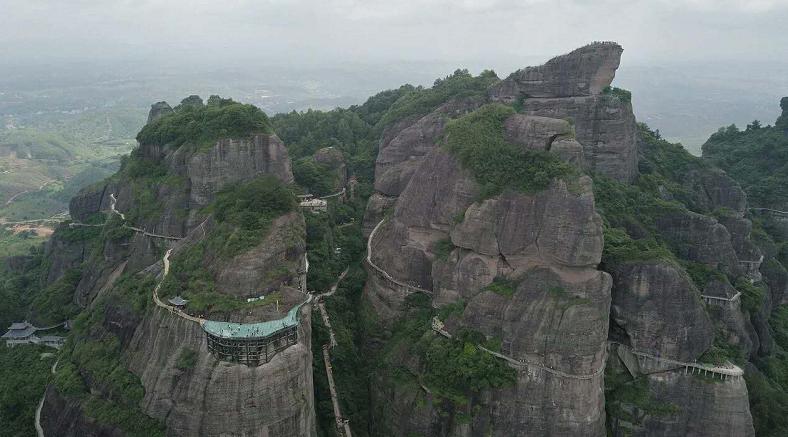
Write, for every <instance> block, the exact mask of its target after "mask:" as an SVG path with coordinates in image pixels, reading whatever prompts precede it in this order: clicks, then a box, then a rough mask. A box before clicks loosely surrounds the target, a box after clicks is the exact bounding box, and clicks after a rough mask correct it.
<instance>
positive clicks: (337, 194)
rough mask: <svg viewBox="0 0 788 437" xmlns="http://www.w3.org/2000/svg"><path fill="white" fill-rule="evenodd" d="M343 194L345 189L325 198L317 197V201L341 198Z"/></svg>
mask: <svg viewBox="0 0 788 437" xmlns="http://www.w3.org/2000/svg"><path fill="white" fill-rule="evenodd" d="M344 194H345V187H342V191H337V192H336V193H334V194H329V195H327V196H323V197H318V199H322V200H326V199H333V198H334V197H339V196H343V195H344Z"/></svg>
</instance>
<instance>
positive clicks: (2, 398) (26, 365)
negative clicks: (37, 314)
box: [0, 326, 55, 437]
mask: <svg viewBox="0 0 788 437" xmlns="http://www.w3.org/2000/svg"><path fill="white" fill-rule="evenodd" d="M4 327H5V326H4ZM54 363H55V355H54V354H53V350H52V349H50V348H47V347H43V346H30V347H12V348H9V347H6V345H5V342H3V343H2V344H0V423H2V425H3V427H2V429H1V430H0V434H1V435H4V436H15V437H23V436H30V437H33V436H35V435H36V433H35V429H34V428H33V423H34V418H35V411H36V405H37V404H38V401H39V400H40V399H41V397H42V396H43V395H44V390H45V389H46V385H47V383H48V382H49V379H50V370H49V369H50V367H52V364H54Z"/></svg>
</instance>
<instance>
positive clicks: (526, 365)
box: [432, 317, 605, 380]
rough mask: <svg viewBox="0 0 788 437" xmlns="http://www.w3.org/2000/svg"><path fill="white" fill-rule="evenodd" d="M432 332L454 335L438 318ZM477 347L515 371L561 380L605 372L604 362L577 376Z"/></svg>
mask: <svg viewBox="0 0 788 437" xmlns="http://www.w3.org/2000/svg"><path fill="white" fill-rule="evenodd" d="M432 330H433V331H435V332H437V333H438V334H440V335H442V336H444V337H446V338H452V335H451V334H450V333H449V332H448V331H446V330H445V329H444V326H443V323H442V322H441V321H440V320H438V318H437V317H433V319H432ZM476 347H478V348H479V349H481V350H483V351H485V352H487V353H488V354H490V355H492V356H494V357H497V358H500V359H502V360H504V361H506V362H507V363H508V364H509V366H510V367H513V368H515V369H519V370H522V369H537V370H541V371H544V372H546V373H549V374H551V375H555V376H558V377H561V378H569V379H580V380H585V379H594V378H597V377H599V376H600V375H601V374H602V373H604V371H605V362H604V361H603V362H602V365H601V366H600V367H599V369H597V370H596V371H594V372H593V373H589V374H576V373H567V372H563V371H561V370H558V369H553V368H552V367H549V366H545V365H543V364H539V363H534V362H532V361H526V360H518V359H516V358H513V357H510V356H508V355H504V354H502V353H500V352H495V351H493V350H490V349H487V348H486V347H484V346H482V345H480V344H477V345H476Z"/></svg>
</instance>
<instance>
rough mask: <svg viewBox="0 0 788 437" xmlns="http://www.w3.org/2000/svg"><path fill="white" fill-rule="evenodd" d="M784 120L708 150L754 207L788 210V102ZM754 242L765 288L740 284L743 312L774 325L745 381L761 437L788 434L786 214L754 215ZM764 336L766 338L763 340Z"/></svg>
mask: <svg viewBox="0 0 788 437" xmlns="http://www.w3.org/2000/svg"><path fill="white" fill-rule="evenodd" d="M780 106H781V108H782V110H783V114H782V115H781V116H780V118H778V119H777V121H776V123H775V125H774V126H763V125H761V123H760V122H758V121H757V120H756V121H753V122H752V123H750V124H749V125H747V127H746V128H745V129H744V130H740V129H739V128H737V127H736V126H735V125H731V126H728V127H723V128H720V129H719V130H718V131H717V132H716V133H714V134H713V135H711V137H709V139H708V141H706V143H705V144H704V145H703V157H704V159H705V160H707V161H709V162H711V163H713V164H715V165H716V166H718V167H720V168H722V169H723V170H725V172H726V173H727V174H728V175H730V176H731V177H733V178H734V179H736V181H737V182H739V184H741V186H742V188H743V189H744V191H745V192H746V193H747V200H748V204H749V205H748V206H750V207H758V208H769V209H773V210H786V209H788V98H783V99H782V101H781V102H780ZM750 217H751V218H752V219H753V232H752V236H753V241H755V243H756V244H757V245H758V246H759V247H760V249H761V251H762V252H763V253H764V255H765V259H764V262H763V264H762V265H761V268H760V271H761V273H762V274H763V276H764V282H762V283H755V284H751V283H749V282H748V281H745V280H739V281H737V282H736V284H735V285H736V289H737V290H738V291H741V292H742V308H743V309H744V310H746V311H747V313H748V314H749V317H750V318H751V319H752V320H753V322H754V323H760V324H762V323H763V322H764V321H768V324H769V331H770V333H771V337H772V338H773V339H774V343H773V344H770V342H769V339H768V337H766V338H761V340H762V341H764V342H765V345H764V346H765V347H762V348H761V349H760V350H759V351H758V354H757V355H756V356H754V357H751V358H750V359H751V360H752V361H753V364H755V365H754V366H749V367H748V368H747V371H746V374H745V378H746V380H747V390H748V394H749V397H750V412H751V414H752V417H753V423H754V425H755V433H756V435H764V436H782V435H786V434H787V433H788V407H786V406H788V341H786V339H788V310H786V308H785V307H784V305H781V304H780V302H781V301H782V299H784V298H782V297H781V296H782V294H783V293H784V292H783V288H784V287H783V286H782V285H780V284H782V282H781V281H783V278H785V276H786V269H785V267H784V263H785V262H786V261H788V256H786V255H788V253H787V252H786V248H788V244H787V243H786V238H788V232H787V231H786V228H785V226H784V224H783V217H782V215H780V213H777V215H772V214H769V213H762V212H761V211H752V212H751V216H750ZM759 336H760V334H759Z"/></svg>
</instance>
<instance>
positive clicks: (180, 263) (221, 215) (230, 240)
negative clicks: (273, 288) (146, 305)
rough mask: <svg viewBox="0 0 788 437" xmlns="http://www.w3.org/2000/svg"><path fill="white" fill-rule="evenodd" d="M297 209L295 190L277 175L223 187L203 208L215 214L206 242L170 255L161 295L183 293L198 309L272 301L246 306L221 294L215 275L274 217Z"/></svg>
mask: <svg viewBox="0 0 788 437" xmlns="http://www.w3.org/2000/svg"><path fill="white" fill-rule="evenodd" d="M296 207H297V203H296V200H295V196H294V195H293V192H292V191H291V190H290V188H289V187H288V186H286V185H285V184H284V183H282V182H281V181H280V180H278V179H277V178H275V177H273V176H259V177H257V178H255V179H253V180H251V181H249V182H246V183H242V184H235V185H232V186H229V187H227V188H225V189H223V190H221V191H220V192H219V193H217V195H216V199H215V200H214V202H213V203H212V204H211V205H210V206H208V207H207V208H206V209H205V211H204V212H207V213H212V214H213V218H214V219H215V223H214V224H213V225H212V226H211V227H209V231H208V232H207V234H206V235H205V237H204V238H203V239H202V240H200V241H199V242H197V243H195V244H193V245H191V246H190V247H189V248H188V249H187V250H184V251H182V252H180V253H179V254H178V255H177V256H175V257H173V258H172V260H171V261H172V265H171V269H170V274H169V275H168V276H167V278H166V279H165V280H164V282H163V283H162V286H161V290H160V295H161V296H162V297H169V296H175V295H181V296H183V297H185V298H186V299H187V300H189V304H188V305H187V308H188V309H189V310H190V311H194V312H198V313H202V312H205V311H220V312H228V311H233V310H237V309H240V308H249V307H250V306H259V305H268V304H272V303H273V302H274V299H267V300H260V301H256V302H254V303H252V304H248V303H246V300H245V299H242V298H240V297H237V296H230V295H226V294H222V293H220V292H218V291H217V290H216V286H215V281H214V276H213V275H214V274H215V271H216V270H217V268H218V266H220V265H222V264H223V263H227V262H229V261H230V260H231V259H232V258H233V257H235V256H237V255H239V254H241V253H244V252H246V251H248V250H249V249H251V248H253V247H255V246H257V245H259V244H261V243H262V242H263V241H264V240H265V238H266V236H267V235H268V234H269V232H270V229H271V226H272V223H273V221H274V220H275V219H276V218H278V217H281V216H282V215H284V214H287V213H289V212H292V211H294V210H295V209H296ZM212 267H213V268H212ZM272 274H279V273H278V272H276V271H274V272H272ZM289 274H290V271H289V270H288V269H284V270H283V271H282V272H281V275H282V276H283V277H284V276H288V275H289ZM272 279H275V278H272Z"/></svg>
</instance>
